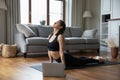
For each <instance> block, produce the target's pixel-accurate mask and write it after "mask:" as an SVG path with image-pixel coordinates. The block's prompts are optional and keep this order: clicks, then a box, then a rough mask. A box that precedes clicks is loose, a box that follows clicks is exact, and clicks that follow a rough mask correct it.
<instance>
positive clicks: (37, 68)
mask: <svg viewBox="0 0 120 80" xmlns="http://www.w3.org/2000/svg"><path fill="white" fill-rule="evenodd" d="M116 64H120V62H115V61H104V63H101V64H91V63H90V64H87V65H85V66H79V67H67V68H66V70H67V69H80V68H85V67H97V66H108V65H116ZM30 67H31V68H33V69H36V70H38V71H41V72H42V64H39V65H33V66H30Z"/></svg>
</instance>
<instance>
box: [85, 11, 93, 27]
mask: <svg viewBox="0 0 120 80" xmlns="http://www.w3.org/2000/svg"><path fill="white" fill-rule="evenodd" d="M83 18H85V27H90V20H89V19H90V18H92V14H91V12H90V11H89V10H85V11H84V13H83Z"/></svg>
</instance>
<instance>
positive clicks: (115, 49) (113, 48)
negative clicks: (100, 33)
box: [106, 38, 118, 58]
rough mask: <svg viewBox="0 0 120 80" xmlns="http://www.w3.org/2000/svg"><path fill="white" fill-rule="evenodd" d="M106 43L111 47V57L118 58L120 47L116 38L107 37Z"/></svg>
mask: <svg viewBox="0 0 120 80" xmlns="http://www.w3.org/2000/svg"><path fill="white" fill-rule="evenodd" d="M106 43H107V44H108V46H109V47H110V49H111V57H112V58H117V56H118V47H116V44H115V40H114V39H113V38H110V39H106Z"/></svg>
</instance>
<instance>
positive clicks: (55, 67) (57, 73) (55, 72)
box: [42, 63, 65, 77]
mask: <svg viewBox="0 0 120 80" xmlns="http://www.w3.org/2000/svg"><path fill="white" fill-rule="evenodd" d="M42 71H43V76H51V77H64V75H65V74H64V64H62V63H42Z"/></svg>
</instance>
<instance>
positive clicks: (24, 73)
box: [0, 53, 120, 80]
mask: <svg viewBox="0 0 120 80" xmlns="http://www.w3.org/2000/svg"><path fill="white" fill-rule="evenodd" d="M84 55H85V56H89V55H91V53H89V54H88V53H85V54H82V55H79V54H75V56H84ZM92 55H93V56H95V55H97V54H95V53H92ZM44 61H48V57H46V56H41V57H28V58H23V56H19V57H16V58H3V57H0V80H120V65H110V66H100V67H89V68H81V69H72V70H65V73H66V76H65V77H64V78H57V77H43V76H42V72H40V71H37V70H35V69H33V68H31V67H30V66H31V65H36V64H40V63H41V62H44Z"/></svg>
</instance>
